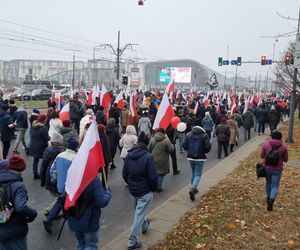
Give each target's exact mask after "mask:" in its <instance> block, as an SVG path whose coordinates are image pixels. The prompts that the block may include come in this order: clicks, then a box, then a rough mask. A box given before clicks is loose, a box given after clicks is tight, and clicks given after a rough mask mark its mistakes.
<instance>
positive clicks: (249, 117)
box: [243, 110, 254, 129]
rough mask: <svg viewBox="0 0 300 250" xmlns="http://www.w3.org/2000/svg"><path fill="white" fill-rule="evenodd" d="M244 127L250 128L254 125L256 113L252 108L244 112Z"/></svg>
mask: <svg viewBox="0 0 300 250" xmlns="http://www.w3.org/2000/svg"><path fill="white" fill-rule="evenodd" d="M243 120H244V123H243V127H244V128H245V129H250V128H252V127H254V115H253V113H252V112H251V111H250V110H247V111H246V113H245V114H243Z"/></svg>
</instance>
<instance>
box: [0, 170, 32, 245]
mask: <svg viewBox="0 0 300 250" xmlns="http://www.w3.org/2000/svg"><path fill="white" fill-rule="evenodd" d="M7 182H10V183H11V184H10V190H11V196H12V197H11V200H12V203H13V207H14V212H13V214H12V217H11V219H10V220H9V221H8V222H6V223H4V224H0V241H1V242H6V241H12V240H15V239H19V238H23V237H25V236H26V235H27V233H28V225H27V223H28V222H32V221H33V220H34V219H35V217H36V216H37V212H36V210H35V209H32V208H30V207H29V206H27V201H28V196H27V191H26V188H25V185H24V184H23V179H22V177H21V175H20V173H18V172H14V171H9V170H0V183H7Z"/></svg>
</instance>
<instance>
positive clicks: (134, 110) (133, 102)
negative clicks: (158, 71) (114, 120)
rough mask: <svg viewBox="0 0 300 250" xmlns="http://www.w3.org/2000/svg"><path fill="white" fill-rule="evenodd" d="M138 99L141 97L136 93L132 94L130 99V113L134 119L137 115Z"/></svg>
mask: <svg viewBox="0 0 300 250" xmlns="http://www.w3.org/2000/svg"><path fill="white" fill-rule="evenodd" d="M138 98H139V95H138V93H136V92H134V93H132V94H131V95H130V98H129V112H130V114H131V116H132V117H134V116H136V115H137V108H136V102H137V100H138Z"/></svg>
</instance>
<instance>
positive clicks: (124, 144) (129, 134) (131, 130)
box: [119, 125, 138, 160]
mask: <svg viewBox="0 0 300 250" xmlns="http://www.w3.org/2000/svg"><path fill="white" fill-rule="evenodd" d="M137 139H138V138H137V136H136V130H135V127H134V126H133V125H128V126H127V128H126V133H125V134H124V135H123V136H122V138H121V139H120V141H119V145H120V147H121V148H122V150H121V154H120V157H121V158H123V160H125V157H126V155H127V151H128V150H129V149H131V148H132V147H133V146H134V145H135V144H136V142H137Z"/></svg>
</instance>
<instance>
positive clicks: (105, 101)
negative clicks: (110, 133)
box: [100, 84, 111, 109]
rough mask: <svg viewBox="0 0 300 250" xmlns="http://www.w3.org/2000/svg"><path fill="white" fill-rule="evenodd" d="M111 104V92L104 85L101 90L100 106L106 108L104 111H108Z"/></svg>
mask: <svg viewBox="0 0 300 250" xmlns="http://www.w3.org/2000/svg"><path fill="white" fill-rule="evenodd" d="M110 103H111V96H110V93H109V91H108V90H107V89H106V87H105V85H104V84H102V88H101V97H100V105H102V106H103V107H104V109H108V106H109V105H110Z"/></svg>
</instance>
